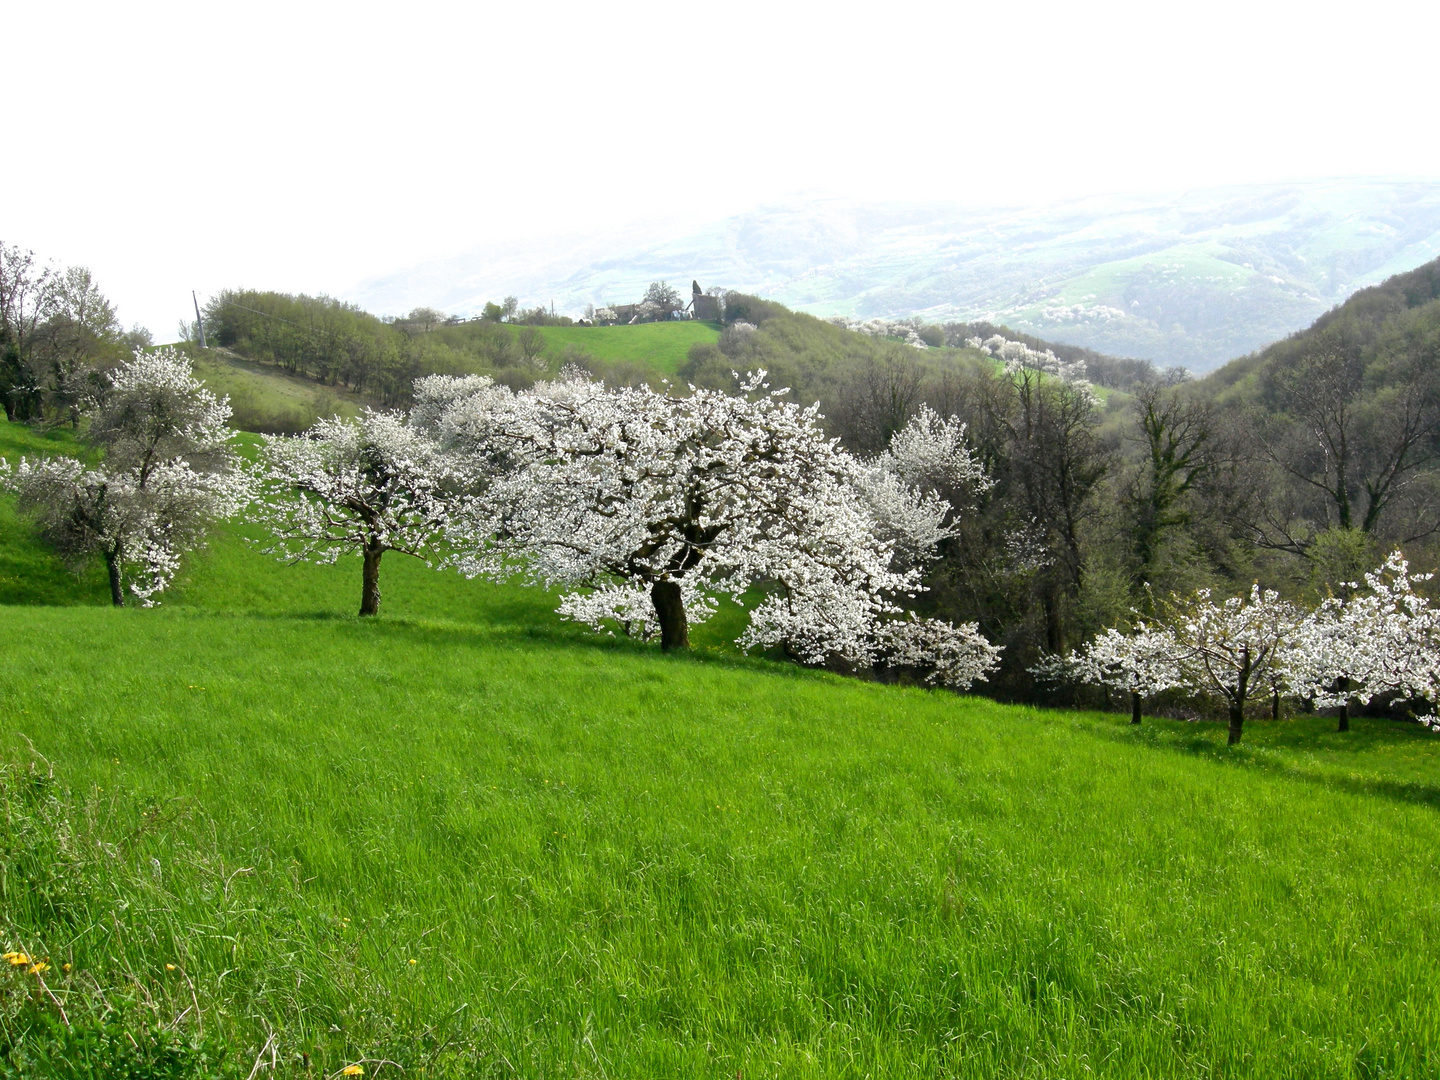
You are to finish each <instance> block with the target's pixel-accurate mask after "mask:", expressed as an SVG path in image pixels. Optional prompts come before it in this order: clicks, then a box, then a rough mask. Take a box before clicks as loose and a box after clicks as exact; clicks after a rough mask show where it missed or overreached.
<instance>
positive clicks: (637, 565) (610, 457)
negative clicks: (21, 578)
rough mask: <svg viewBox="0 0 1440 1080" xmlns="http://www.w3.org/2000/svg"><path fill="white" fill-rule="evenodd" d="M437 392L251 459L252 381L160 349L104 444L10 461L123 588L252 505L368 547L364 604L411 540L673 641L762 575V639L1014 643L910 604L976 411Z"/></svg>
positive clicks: (256, 514) (328, 545) (802, 650)
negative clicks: (824, 414)
mask: <svg viewBox="0 0 1440 1080" xmlns="http://www.w3.org/2000/svg"><path fill="white" fill-rule="evenodd" d="M415 400H416V404H415V407H414V408H413V410H412V411H411V412H410V413H409V414H405V413H400V412H376V411H367V412H366V413H365V414H364V415H363V416H361V417H360V418H358V419H357V420H353V421H347V420H342V419H339V418H332V419H329V420H324V421H321V422H320V423H318V424H317V425H316V426H315V427H314V428H313V429H312V430H310V431H309V432H307V433H305V434H304V435H301V436H294V437H285V436H279V437H272V438H268V439H266V441H265V444H264V445H263V447H262V448H261V451H260V453H259V456H258V459H257V460H255V461H253V462H250V463H248V464H242V463H241V462H239V461H238V460H237V459H236V457H235V456H234V454H233V453H232V451H231V450H230V447H229V444H228V438H227V436H228V432H227V431H226V429H225V427H224V425H225V421H226V419H227V418H228V415H229V407H228V404H227V403H226V402H225V401H224V400H223V399H217V398H216V397H215V396H214V395H213V394H211V393H210V392H209V391H208V390H206V389H205V388H204V387H203V385H201V384H200V383H199V382H198V380H196V379H195V378H194V375H193V373H192V371H191V370H190V365H189V362H188V360H186V359H185V357H184V356H182V355H181V354H179V353H177V352H175V351H174V350H160V351H158V352H156V353H150V354H146V353H141V352H137V353H136V355H135V357H134V359H133V360H132V361H130V362H129V363H127V364H125V365H122V366H121V367H120V368H119V369H118V370H117V371H116V372H115V373H114V374H113V375H112V377H111V380H110V386H109V388H108V390H107V392H106V393H105V394H104V395H103V397H100V398H98V399H97V400H96V401H95V402H93V403H91V407H90V408H89V412H88V415H89V423H88V425H87V427H86V432H87V437H88V438H90V440H91V441H92V443H93V444H94V446H95V449H96V456H97V457H99V458H100V461H99V462H98V463H97V464H95V465H94V466H93V467H86V466H85V465H82V464H81V463H80V462H79V461H77V460H75V459H73V458H51V459H44V460H41V461H37V462H32V461H29V460H22V461H21V462H20V463H19V465H18V466H17V467H11V466H9V465H6V466H4V469H3V473H0V479H3V482H4V483H5V484H6V485H7V486H9V487H10V488H12V489H13V490H15V491H16V492H18V494H19V497H20V502H21V505H22V507H23V508H25V509H26V510H28V511H29V512H30V513H31V514H32V516H34V517H35V518H36V519H37V521H38V522H39V524H40V525H41V527H42V530H43V531H44V533H45V534H46V535H47V536H49V537H50V538H51V539H52V540H54V541H56V543H57V546H59V547H60V548H61V549H62V550H63V551H64V552H65V553H66V554H68V555H70V556H71V557H72V558H74V559H75V560H76V561H79V560H82V559H84V558H86V557H91V556H93V555H94V554H96V553H99V554H101V555H103V556H104V558H105V561H106V563H107V566H108V567H109V570H110V580H111V592H112V599H113V600H114V601H115V603H117V604H120V603H123V600H124V590H123V588H122V581H128V583H129V591H130V592H131V593H133V594H134V595H136V596H137V597H139V598H140V599H141V600H142V601H144V602H146V603H151V602H154V600H155V598H156V597H157V596H158V594H159V593H160V592H161V591H162V590H163V589H164V588H165V587H166V585H168V583H169V582H170V580H171V579H172V577H173V575H174V573H175V570H176V567H177V566H178V563H179V559H180V556H181V554H182V553H183V552H184V551H185V550H187V549H188V548H191V547H194V546H196V545H198V544H199V543H200V542H202V540H203V535H204V530H205V527H206V526H207V525H208V524H209V523H210V522H213V521H215V520H217V519H219V518H223V517H227V516H231V515H234V514H236V513H240V512H242V511H243V512H244V513H245V514H246V516H247V517H248V519H249V520H250V521H252V522H255V523H258V524H260V525H262V526H263V527H264V529H265V530H266V532H267V533H268V534H269V537H270V540H269V542H268V543H267V545H266V546H267V547H268V549H269V550H271V551H272V552H274V553H275V554H277V555H279V556H281V557H284V558H288V559H297V560H309V561H319V562H333V561H335V560H336V559H337V558H338V557H339V556H340V555H342V554H350V555H358V556H360V558H361V562H362V599H361V607H360V612H361V614H362V615H373V614H376V613H377V612H378V611H379V608H380V567H381V561H382V559H383V556H384V555H385V553H386V552H388V551H397V552H401V553H404V554H407V555H412V556H416V557H419V558H422V559H425V560H427V561H430V562H433V563H439V564H442V565H447V566H451V567H454V568H455V569H458V570H459V571H460V572H462V573H464V574H467V575H470V576H484V577H488V578H492V579H505V578H513V577H517V576H518V577H520V578H522V579H524V580H527V581H530V582H533V583H536V584H541V585H545V586H547V587H558V588H560V589H562V590H563V595H562V599H561V603H560V611H561V612H562V614H564V615H566V616H568V617H570V618H573V619H577V620H580V621H582V622H585V623H588V624H591V625H593V626H595V627H596V628H599V629H603V628H606V627H608V626H611V625H616V624H618V625H619V626H620V627H622V628H624V629H625V630H626V632H630V633H635V634H638V635H640V636H643V637H647V638H648V637H650V636H652V635H658V637H659V639H660V643H661V646H662V647H663V648H665V649H675V648H682V647H684V646H686V645H688V643H689V627H690V626H691V625H692V624H693V623H695V622H697V621H700V620H703V619H705V618H707V617H708V616H709V615H710V614H711V613H713V612H714V611H715V610H716V609H717V607H718V604H719V603H720V602H721V601H722V600H723V599H725V598H731V599H737V600H738V599H739V598H740V597H741V596H742V595H743V594H745V593H746V592H747V591H749V590H751V589H755V588H757V587H758V588H759V590H760V596H761V598H760V599H759V600H758V602H756V603H753V604H752V605H751V608H750V620H749V624H748V626H747V628H746V630H745V632H744V634H743V635H742V636H741V638H740V644H741V645H742V646H743V647H745V648H772V647H779V648H782V649H783V650H785V651H786V652H787V653H788V654H790V655H792V656H794V657H795V658H797V659H799V660H802V661H805V662H808V663H821V662H827V661H834V660H837V659H838V660H841V661H844V662H845V663H848V664H850V665H853V666H856V667H875V666H883V667H886V668H891V669H911V670H914V671H915V672H916V673H917V674H920V675H921V676H923V677H924V678H925V679H927V680H928V681H930V682H932V683H943V684H945V685H948V686H952V687H957V688H963V687H968V686H970V685H972V684H973V683H974V682H975V681H977V680H980V679H984V678H985V676H986V674H987V673H989V672H990V671H992V670H993V669H994V668H995V666H996V665H997V663H998V654H999V649H998V648H996V647H994V646H992V645H990V644H989V643H988V642H987V641H986V640H985V639H984V638H983V637H982V636H981V635H980V634H979V633H978V631H977V628H976V627H975V626H974V625H973V624H969V625H960V626H956V625H952V624H950V623H948V622H944V621H941V620H935V619H926V618H921V617H919V616H918V615H917V614H916V613H915V612H914V611H912V610H910V609H909V606H908V605H909V602H910V601H911V600H912V599H913V598H914V597H915V596H916V594H918V593H919V592H920V591H922V584H921V575H922V572H923V570H924V568H925V566H926V565H927V564H928V563H929V562H930V561H931V560H933V559H934V558H935V556H936V553H937V549H938V546H939V545H940V543H941V542H942V541H944V540H945V539H946V538H948V537H949V536H951V535H953V532H954V529H955V524H956V522H955V517H956V510H955V508H954V507H953V506H952V505H951V504H950V503H949V502H947V501H946V500H945V499H943V498H941V497H940V495H939V494H938V492H939V491H942V490H944V491H955V490H969V491H979V490H983V489H984V488H985V486H986V485H987V484H988V480H987V478H986V476H985V473H984V470H983V469H982V468H981V467H980V465H979V463H978V462H977V461H976V460H975V459H974V458H973V457H972V455H971V453H970V450H969V448H968V447H967V445H966V442H965V430H964V426H963V425H961V424H960V423H958V422H957V421H954V420H953V419H952V420H944V419H942V418H941V417H939V416H938V415H936V414H935V413H933V412H930V411H928V410H925V411H922V412H921V413H920V414H919V415H918V416H917V417H916V418H915V419H914V420H913V421H912V423H911V424H910V425H909V426H907V427H906V428H905V429H904V430H902V431H901V432H899V433H898V434H897V435H896V437H895V438H894V439H893V440H892V442H891V444H890V446H889V448H888V449H887V450H886V451H885V452H884V453H881V454H879V455H878V456H876V457H874V458H870V459H861V458H858V457H856V456H854V455H852V454H850V453H848V452H847V451H845V450H844V449H843V448H842V447H840V446H839V445H838V443H837V442H836V441H835V440H833V439H829V438H827V437H826V436H825V435H824V433H823V431H822V429H821V427H820V424H819V419H820V418H819V415H818V412H817V410H816V409H815V408H810V409H802V408H800V407H798V406H796V405H794V404H792V403H790V402H787V401H785V400H784V398H783V395H782V394H780V393H776V392H772V391H770V390H769V389H768V388H767V387H766V386H765V384H764V382H763V375H756V376H753V377H751V378H749V379H748V380H746V381H744V382H743V383H742V384H741V385H740V387H739V393H738V394H727V393H722V392H720V391H715V390H695V389H692V390H691V392H690V393H689V394H688V395H686V396H672V395H670V394H667V393H663V392H659V391H654V390H651V389H649V388H647V387H638V388H618V389H613V388H607V387H605V386H604V385H603V384H602V383H599V382H596V381H592V380H591V379H589V378H588V377H586V376H585V375H584V374H583V373H579V372H574V373H569V374H567V375H566V376H565V377H563V378H561V379H559V380H557V381H554V382H546V383H539V384H537V385H536V386H534V387H533V388H531V389H527V390H522V391H513V390H510V389H508V388H506V387H504V386H501V385H498V384H496V383H494V382H492V381H491V380H490V379H488V378H482V377H467V378H451V377H440V376H437V377H432V378H429V379H424V380H421V381H420V382H419V383H418V384H417V386H416V393H415Z"/></svg>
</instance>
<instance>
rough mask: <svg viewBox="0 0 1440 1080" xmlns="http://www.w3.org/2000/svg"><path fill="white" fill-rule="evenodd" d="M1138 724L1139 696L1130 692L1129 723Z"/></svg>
mask: <svg viewBox="0 0 1440 1080" xmlns="http://www.w3.org/2000/svg"><path fill="white" fill-rule="evenodd" d="M1139 722H1140V695H1139V694H1136V693H1133V692H1132V693H1131V694H1130V723H1132V724H1138V723H1139Z"/></svg>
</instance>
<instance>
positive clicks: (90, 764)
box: [0, 331, 1440, 1080]
mask: <svg viewBox="0 0 1440 1080" xmlns="http://www.w3.org/2000/svg"><path fill="white" fill-rule="evenodd" d="M587 332H596V331H587ZM598 332H600V333H603V332H604V331H598ZM547 333H548V331H547ZM51 445H53V446H56V447H63V446H64V445H65V439H64V437H63V436H59V437H56V438H54V439H43V440H42V439H41V437H39V436H36V435H34V434H32V433H30V432H28V431H22V430H18V429H14V428H9V427H7V426H3V425H0V453H4V454H5V455H6V456H10V457H12V458H13V456H14V454H15V453H16V452H18V451H20V450H21V449H25V450H26V452H33V450H34V449H37V448H39V449H44V448H45V446H51ZM0 505H4V509H3V511H0V514H9V513H11V511H10V509H9V507H8V504H0ZM0 530H3V531H0V545H3V548H0V556H3V558H4V559H6V560H9V561H7V562H5V563H4V569H3V571H0V575H10V574H13V575H16V576H17V577H18V578H19V579H21V580H23V582H24V585H23V587H19V586H17V587H15V588H14V589H12V590H11V591H7V592H5V593H4V595H3V599H4V601H5V604H4V605H3V606H0V746H3V748H4V749H3V754H0V757H3V759H4V760H5V761H6V762H8V764H6V765H5V767H4V769H3V772H0V937H3V944H4V947H5V949H6V950H9V951H12V952H16V951H23V952H25V953H26V954H27V955H28V956H30V957H32V958H42V957H43V958H46V961H47V962H48V964H49V968H48V969H47V970H44V971H41V972H39V973H32V972H31V971H30V969H29V968H27V967H26V966H24V965H19V964H16V965H10V964H6V965H0V967H3V969H4V970H0V1076H17V1077H19V1076H25V1077H29V1076H65V1077H87V1078H89V1077H94V1078H99V1077H110V1076H127V1077H161V1076H164V1077H171V1076H175V1077H179V1076H217V1077H220V1076H223V1077H232V1076H233V1077H240V1078H246V1080H254V1078H255V1077H259V1076H271V1075H274V1076H300V1077H317V1078H318V1077H331V1076H336V1075H338V1074H339V1073H340V1071H341V1070H342V1069H344V1068H346V1067H347V1066H352V1065H358V1066H359V1067H361V1068H363V1069H364V1070H365V1072H364V1075H366V1076H372V1077H373V1076H387V1077H402V1076H409V1077H414V1076H423V1077H442V1076H443V1077H488V1076H494V1077H503V1076H523V1077H605V1078H619V1077H682V1076H683V1077H716V1078H720V1077H743V1078H751V1077H787V1078H788V1077H857V1078H858V1077H882V1076H884V1077H889V1076H895V1077H899V1076H904V1077H912V1076H924V1077H997V1076H1004V1077H1034V1078H1040V1077H1047V1078H1048V1077H1057V1078H1058V1077H1067V1078H1068V1077H1083V1076H1091V1075H1094V1076H1107V1077H1136V1078H1140V1077H1241V1076H1253V1077H1267V1078H1272V1077H1273V1078H1278V1077H1296V1078H1299V1077H1366V1078H1371V1077H1412V1076H1433V1075H1436V1074H1437V1073H1440V1007H1437V1004H1436V1002H1437V1000H1440V964H1437V959H1440V888H1437V886H1440V874H1437V861H1440V855H1437V852H1440V759H1437V755H1440V744H1437V743H1436V741H1435V737H1434V736H1431V735H1429V734H1428V733H1426V732H1424V731H1422V730H1420V729H1418V728H1415V727H1413V726H1407V725H1400V724H1395V723H1391V722H1388V721H1381V720H1372V719H1363V718H1362V719H1359V720H1357V721H1356V722H1355V727H1356V730H1354V731H1352V732H1351V733H1350V734H1348V735H1344V736H1342V735H1338V734H1336V733H1334V732H1333V731H1332V730H1330V728H1331V726H1332V722H1331V721H1325V720H1319V719H1314V718H1304V719H1297V720H1290V721H1283V722H1280V723H1276V724H1272V723H1268V722H1256V723H1253V724H1251V725H1248V726H1247V732H1246V743H1245V744H1244V745H1243V746H1241V747H1239V748H1236V749H1234V750H1227V749H1226V748H1225V746H1224V731H1223V728H1222V727H1221V726H1220V725H1218V724H1215V725H1211V724H1187V723H1179V722H1166V721H1152V720H1149V719H1147V720H1146V722H1145V724H1144V725H1142V726H1141V727H1140V728H1139V729H1135V728H1132V727H1131V726H1130V725H1129V724H1128V722H1127V720H1128V718H1127V717H1125V716H1120V715H1108V714H1096V713H1062V712H1049V711H1043V710H1036V709H1030V708H1019V707H1008V706H1001V705H997V704H995V703H992V702H989V701H987V700H985V699H982V698H978V697H957V696H954V695H951V694H948V693H940V692H931V691H925V690H919V689H907V688H898V687H887V686H880V685H875V684H868V683H861V682H857V681H854V680H847V679H843V678H839V677H835V676H831V675H827V674H823V673H817V672H810V671H805V670H802V669H799V668H796V667H794V666H790V665H784V664H781V663H775V662H771V661H767V660H764V659H752V658H746V657H743V656H740V655H738V654H737V653H736V652H735V651H734V649H733V648H732V647H729V646H727V645H726V644H725V641H726V639H727V636H730V637H733V635H734V634H735V633H736V632H737V631H738V626H739V619H740V613H739V612H738V610H735V609H732V610H730V611H728V612H723V613H722V615H721V617H720V618H719V619H717V622H716V624H715V625H712V626H710V627H706V628H701V629H700V630H699V632H698V633H697V634H696V641H697V647H696V648H695V649H694V650H693V651H692V653H691V655H686V656H663V655H661V654H659V652H658V651H657V650H656V649H655V648H654V647H651V646H645V645H642V644H639V643H635V642H631V641H627V640H624V639H617V638H607V637H603V636H597V635H594V634H591V633H590V632H588V631H587V630H584V629H583V628H579V627H575V626H573V625H571V624H568V623H565V622H564V621H562V620H560V619H559V618H558V617H557V616H555V615H554V614H553V610H552V608H553V598H551V597H548V596H546V595H545V594H544V593H542V592H539V591H535V590H525V589H521V588H519V587H508V586H494V585H485V584H482V583H477V582H467V581H465V580H463V579H461V578H458V577H456V576H455V575H453V574H446V573H441V572H438V571H434V570H431V569H428V568H426V567H425V566H423V565H421V564H419V563H417V562H415V561H414V560H406V559H404V558H403V557H400V556H395V555H393V554H392V555H391V556H389V557H388V558H387V560H386V563H385V566H384V568H383V571H382V587H383V589H384V597H385V598H384V607H383V609H382V611H383V614H382V615H381V617H379V618H378V619H372V620H361V619H359V618H357V617H355V616H354V615H353V612H354V611H355V609H356V606H357V605H358V602H359V563H358V560H342V561H341V562H340V563H339V564H338V565H337V566H334V567H313V566H285V565H282V564H280V563H278V562H276V561H274V560H272V559H270V558H268V557H266V556H264V555H262V554H260V553H259V552H257V551H256V550H254V549H253V547H251V546H250V545H248V544H247V543H246V541H245V539H244V536H243V529H238V528H237V529H229V530H223V531H221V532H220V533H219V534H218V535H217V536H216V537H215V540H214V542H213V543H212V545H211V547H210V549H209V550H208V551H206V552H204V553H202V554H201V555H199V556H198V557H197V558H195V559H194V560H192V562H191V564H190V566H189V567H188V569H187V570H186V572H185V574H184V576H183V578H182V580H181V582H180V584H179V587H178V588H177V590H176V591H175V592H174V593H173V594H167V596H168V598H167V601H166V604H165V606H164V607H162V608H159V609H154V610H148V611H147V610H129V609H127V610H118V611H117V610H113V609H110V608H108V607H105V606H104V605H103V601H104V598H105V591H104V587H103V582H102V581H101V580H100V579H99V577H98V576H95V577H94V579H93V580H92V579H91V577H88V576H87V577H80V578H76V577H74V576H73V575H70V574H69V573H68V572H67V571H65V570H64V569H63V568H61V567H59V566H58V565H56V564H54V563H53V561H51V562H46V561H44V560H45V559H47V558H48V556H45V555H44V552H43V550H41V549H39V548H38V546H36V545H35V542H34V541H33V539H31V538H29V537H28V534H27V533H25V531H24V527H23V525H21V524H19V523H16V522H15V521H14V520H13V518H11V517H4V516H0ZM4 587H5V588H7V589H9V588H10V586H4ZM42 984H43V989H42ZM62 1011H63V1013H64V1018H63V1019H62V1017H61V1013H62ZM127 1070H128V1071H127Z"/></svg>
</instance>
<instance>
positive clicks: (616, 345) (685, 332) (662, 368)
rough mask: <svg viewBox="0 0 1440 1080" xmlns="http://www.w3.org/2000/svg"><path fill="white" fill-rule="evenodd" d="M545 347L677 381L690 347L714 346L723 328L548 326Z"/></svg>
mask: <svg viewBox="0 0 1440 1080" xmlns="http://www.w3.org/2000/svg"><path fill="white" fill-rule="evenodd" d="M540 332H541V333H542V334H543V335H544V337H545V347H546V348H547V349H548V350H549V351H551V352H553V353H557V354H558V353H563V352H564V349H565V346H567V345H574V346H575V348H577V349H580V350H583V351H584V352H588V353H589V354H590V355H591V356H594V357H595V358H596V359H597V360H604V361H606V362H609V363H615V362H617V361H628V362H633V363H636V364H638V365H642V366H644V367H648V368H652V369H654V370H655V371H658V372H659V373H660V374H661V375H666V376H669V377H672V378H673V377H674V375H675V372H676V371H678V370H679V369H680V365H681V364H683V363H685V361H686V359H687V358H688V356H689V352H690V346H691V345H695V344H698V343H709V342H714V341H715V340H716V339H717V338H719V336H720V328H719V327H718V326H717V325H716V324H715V323H707V322H657V323H642V324H640V325H638V326H545V327H541V328H540Z"/></svg>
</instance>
